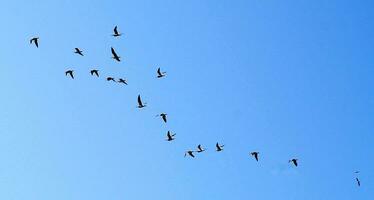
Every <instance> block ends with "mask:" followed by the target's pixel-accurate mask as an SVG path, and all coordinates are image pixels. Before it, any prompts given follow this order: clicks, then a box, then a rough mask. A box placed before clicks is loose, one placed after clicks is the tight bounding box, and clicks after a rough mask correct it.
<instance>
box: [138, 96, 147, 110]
mask: <svg viewBox="0 0 374 200" xmlns="http://www.w3.org/2000/svg"><path fill="white" fill-rule="evenodd" d="M144 107H146V104H145V103H144V104H143V102H142V99H141V98H140V95H138V108H144Z"/></svg>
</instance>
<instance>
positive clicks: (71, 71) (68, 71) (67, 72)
mask: <svg viewBox="0 0 374 200" xmlns="http://www.w3.org/2000/svg"><path fill="white" fill-rule="evenodd" d="M73 72H74V70H67V71H66V72H65V76H67V75H68V74H69V75H70V77H71V78H72V79H74V75H73Z"/></svg>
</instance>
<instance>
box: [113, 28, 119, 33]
mask: <svg viewBox="0 0 374 200" xmlns="http://www.w3.org/2000/svg"><path fill="white" fill-rule="evenodd" d="M113 31H114V34H115V35H118V31H117V26H115V27H114V30H113Z"/></svg>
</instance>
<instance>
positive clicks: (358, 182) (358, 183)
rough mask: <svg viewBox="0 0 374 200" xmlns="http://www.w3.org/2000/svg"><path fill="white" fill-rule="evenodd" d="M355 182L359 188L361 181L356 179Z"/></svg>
mask: <svg viewBox="0 0 374 200" xmlns="http://www.w3.org/2000/svg"><path fill="white" fill-rule="evenodd" d="M356 181H357V185H358V187H360V186H361V181H360V179H358V178H356Z"/></svg>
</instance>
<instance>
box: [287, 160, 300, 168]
mask: <svg viewBox="0 0 374 200" xmlns="http://www.w3.org/2000/svg"><path fill="white" fill-rule="evenodd" d="M297 160H298V159H296V158H293V159H291V160H289V161H288V162H289V163H290V162H292V163H293V164H294V165H295V166H296V167H297V165H298V164H297Z"/></svg>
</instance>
